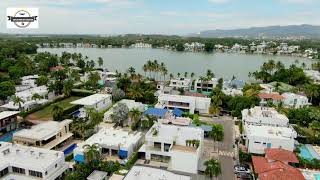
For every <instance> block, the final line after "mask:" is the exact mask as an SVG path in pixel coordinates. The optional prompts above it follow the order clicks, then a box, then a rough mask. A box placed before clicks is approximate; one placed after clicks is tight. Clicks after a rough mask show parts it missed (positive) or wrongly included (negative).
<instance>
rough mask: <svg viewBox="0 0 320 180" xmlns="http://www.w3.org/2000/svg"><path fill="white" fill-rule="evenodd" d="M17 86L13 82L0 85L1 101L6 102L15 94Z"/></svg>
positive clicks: (4, 82)
mask: <svg viewBox="0 0 320 180" xmlns="http://www.w3.org/2000/svg"><path fill="white" fill-rule="evenodd" d="M15 91H16V90H15V84H14V83H13V82H12V81H3V82H1V83H0V99H1V100H6V99H7V98H8V97H9V96H12V95H13V94H14V93H15Z"/></svg>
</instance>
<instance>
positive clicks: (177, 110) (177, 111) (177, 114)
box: [172, 108, 183, 117]
mask: <svg viewBox="0 0 320 180" xmlns="http://www.w3.org/2000/svg"><path fill="white" fill-rule="evenodd" d="M172 113H173V115H175V116H177V117H181V116H182V114H183V111H182V110H181V109H179V108H174V109H173V111H172Z"/></svg>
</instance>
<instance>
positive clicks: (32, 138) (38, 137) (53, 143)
mask: <svg viewBox="0 0 320 180" xmlns="http://www.w3.org/2000/svg"><path fill="white" fill-rule="evenodd" d="M71 123H72V120H70V119H66V120H63V121H61V122H57V121H48V122H44V123H40V124H37V125H34V126H32V127H31V128H30V129H22V130H20V131H18V132H16V133H14V134H13V138H12V140H13V142H14V143H18V144H22V145H27V146H34V147H40V148H44V149H56V148H59V147H60V146H63V144H64V143H65V142H67V141H68V140H69V139H71V138H72V136H73V133H71V132H70V124H71Z"/></svg>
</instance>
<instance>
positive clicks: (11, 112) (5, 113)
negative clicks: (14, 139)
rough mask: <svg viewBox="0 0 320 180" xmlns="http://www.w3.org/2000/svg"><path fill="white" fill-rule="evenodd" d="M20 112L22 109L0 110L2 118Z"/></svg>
mask: <svg viewBox="0 0 320 180" xmlns="http://www.w3.org/2000/svg"><path fill="white" fill-rule="evenodd" d="M18 113H20V111H2V112H0V119H4V118H7V117H10V116H14V115H16V114H18Z"/></svg>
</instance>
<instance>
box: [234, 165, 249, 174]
mask: <svg viewBox="0 0 320 180" xmlns="http://www.w3.org/2000/svg"><path fill="white" fill-rule="evenodd" d="M234 172H235V173H249V174H250V173H251V170H250V169H249V168H246V167H244V166H241V165H236V166H235V167H234Z"/></svg>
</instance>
